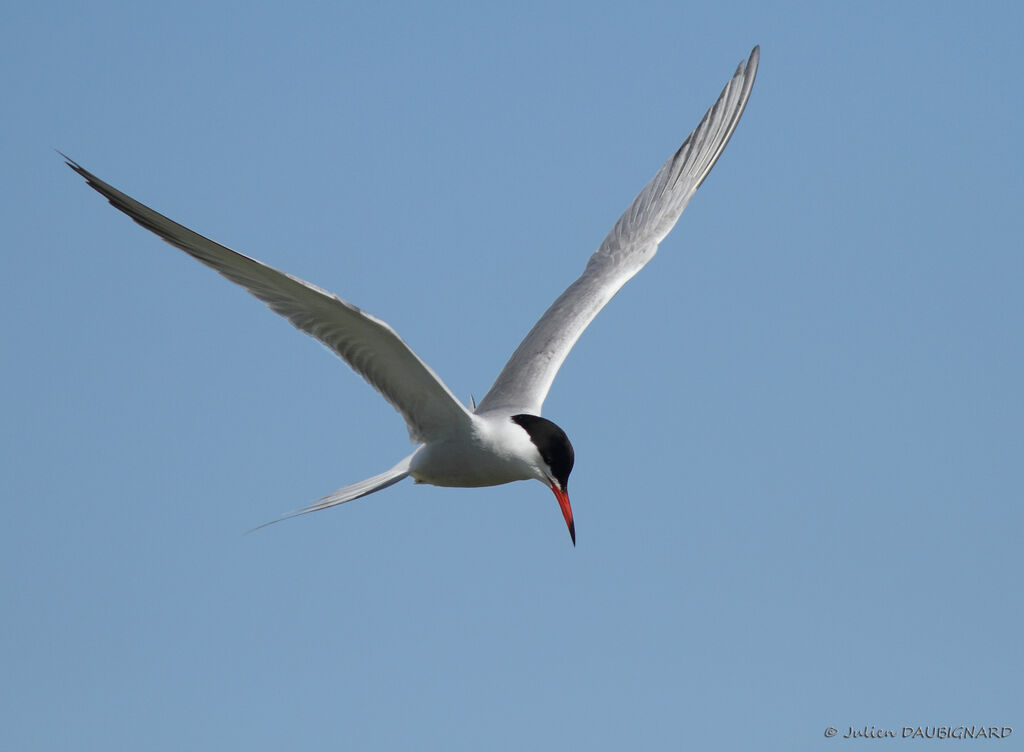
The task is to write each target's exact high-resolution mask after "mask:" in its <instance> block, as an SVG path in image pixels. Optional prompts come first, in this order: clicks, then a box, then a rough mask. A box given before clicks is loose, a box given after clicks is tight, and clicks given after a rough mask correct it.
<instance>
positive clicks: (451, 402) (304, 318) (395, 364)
mask: <svg viewBox="0 0 1024 752" xmlns="http://www.w3.org/2000/svg"><path fill="white" fill-rule="evenodd" d="M61 156H62V157H64V159H65V160H66V161H67V164H68V167H70V168H71V169H72V170H74V171H75V172H77V173H78V174H79V175H81V176H82V177H83V178H85V180H86V181H87V182H88V183H89V185H90V186H92V187H93V188H95V189H96V190H97V191H99V192H100V193H101V194H103V195H104V196H106V198H107V200H108V201H109V202H110V203H111V204H112V205H113V206H114V207H115V208H117V209H120V210H121V211H123V212H124V213H125V214H127V215H128V216H129V217H131V218H132V219H134V220H135V221H136V222H138V223H139V224H140V225H142V226H143V227H145V228H146V229H147V230H150V231H151V232H154V233H156V234H157V235H159V236H160V237H161V238H163V239H164V240H166V241H167V242H168V243H170V244H171V245H173V246H176V247H177V248H180V249H181V250H183V251H185V253H187V254H189V255H190V256H192V257H193V258H195V259H197V260H199V261H202V262H203V263H204V264H206V265H207V266H209V267H210V268H212V269H214V270H215V271H217V272H218V273H220V274H221V275H222V276H224V277H226V278H227V279H229V280H231V281H232V282H234V283H235V284H237V285H241V286H242V287H244V288H245V289H246V290H248V291H249V292H250V293H252V294H253V295H255V296H256V297H257V298H259V299H260V300H262V301H263V302H264V303H266V304H267V306H269V307H270V309H271V310H272V311H274V312H276V313H279V314H281V315H282V316H284V317H285V318H286V319H288V320H289V321H290V322H291V323H292V325H294V326H295V327H296V328H297V329H299V330H301V331H303V332H305V333H306V334H308V335H310V336H311V337H314V338H316V339H318V340H320V342H322V343H323V344H324V345H326V346H327V347H329V348H330V349H331V350H333V351H334V352H335V353H337V354H338V355H339V356H341V358H342V360H344V361H345V362H346V363H348V364H349V365H350V366H351V367H352V369H353V370H354V371H355V372H356V373H358V374H359V375H360V376H362V377H363V378H364V379H366V381H368V382H369V384H370V386H372V387H373V388H374V389H376V390H377V391H378V392H380V393H381V394H382V395H383V396H384V399H386V400H387V401H388V402H390V403H391V405H392V407H394V408H395V409H396V410H398V412H399V413H401V414H402V417H403V418H405V422H406V424H407V425H408V427H409V436H410V437H411V438H412V439H413V441H417V442H427V441H431V440H434V439H437V438H443V437H444V436H446V435H448V434H449V433H451V432H452V431H453V430H457V429H459V428H465V427H468V426H469V425H470V423H471V421H472V417H471V416H470V414H469V412H468V411H467V410H466V408H465V407H463V406H462V404H461V403H460V402H459V401H458V400H457V399H456V398H455V396H454V395H453V394H452V393H451V392H450V391H449V390H448V387H446V386H445V385H444V383H443V382H442V381H441V379H439V378H438V376H437V374H435V373H434V372H433V370H431V368H430V366H428V365H427V364H426V363H424V362H423V361H422V360H420V358H419V356H417V355H416V353H414V352H413V351H412V350H411V349H410V348H409V346H408V345H407V344H405V342H403V341H402V338H401V337H399V336H398V334H396V333H395V330H394V329H392V328H391V327H390V326H388V325H387V324H386V323H385V322H383V321H381V320H380V319H378V318H376V317H374V316H371V315H370V314H368V313H366V312H365V311H362V310H360V309H359V308H357V307H356V306H354V305H352V304H351V303H348V302H346V301H344V300H342V299H341V298H339V297H337V296H336V295H332V294H331V293H329V292H327V291H326V290H321V289H320V288H319V287H317V286H315V285H311V284H310V283H309V282H304V281H303V280H301V279H299V278H298V277H293V276H291V275H290V274H285V273H284V272H280V271H278V270H277V269H274V268H272V267H269V266H267V265H266V264H263V263H261V262H259V261H256V260H255V259H251V258H249V257H248V256H243V255H242V254H241V253H238V252H237V251H233V250H231V249H230V248H227V247H225V246H222V245H220V244H219V243H215V242H214V241H212V240H210V239H209V238H204V237H203V236H202V235H199V234H198V233H195V232H193V231H192V230H190V229H188V228H187V227H184V226H182V225H179V224H178V223H177V222H173V221H172V220H170V219H168V218H167V217H165V216H163V215H162V214H158V213H157V212H155V211H153V210H152V209H150V208H149V207H148V206H144V205H142V204H140V203H139V202H138V201H136V200H135V199H133V198H131V197H130V196H126V195H125V194H123V193H121V192H120V191H119V190H117V189H116V188H113V187H112V186H110V185H108V184H106V183H104V182H103V181H102V180H100V179H99V178H97V177H96V176H95V175H93V174H92V173H91V172H89V171H88V170H86V169H84V168H83V167H81V166H80V165H78V164H77V163H76V162H74V161H73V160H71V159H69V158H68V157H66V156H64V155H63V154H61Z"/></svg>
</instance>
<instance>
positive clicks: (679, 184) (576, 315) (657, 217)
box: [61, 47, 760, 546]
mask: <svg viewBox="0 0 1024 752" xmlns="http://www.w3.org/2000/svg"><path fill="white" fill-rule="evenodd" d="M759 56H760V48H759V47H754V49H753V50H752V51H751V53H750V57H749V58H748V59H747V60H746V61H744V62H741V63H740V64H739V66H738V67H737V68H736V72H735V73H734V74H733V76H732V78H731V79H730V80H729V82H728V83H727V84H726V85H725V88H724V89H723V90H722V93H721V94H720V95H719V97H718V100H717V101H716V102H715V104H714V105H713V106H712V107H711V109H709V110H708V111H707V113H705V115H704V117H703V118H702V119H701V121H700V123H699V124H698V125H697V127H696V128H695V129H694V131H693V132H692V133H691V134H690V135H689V136H688V137H687V138H686V140H685V141H684V142H683V144H682V146H680V147H679V149H678V150H677V151H676V152H675V153H674V154H673V155H672V156H671V157H669V159H668V161H667V162H665V164H664V165H663V166H662V167H661V169H660V170H658V173H657V174H656V175H655V176H654V178H653V179H652V180H651V182H650V183H648V184H647V186H646V187H645V188H644V189H643V190H642V191H640V193H639V194H638V195H637V196H636V198H635V199H634V200H633V203H631V204H630V205H629V208H628V209H626V211H625V212H624V213H623V214H622V216H621V217H619V219H618V221H617V222H616V223H615V226H614V227H612V229H611V232H609V233H608V236H607V237H606V238H605V239H604V241H603V242H602V243H601V245H600V247H599V248H598V249H597V251H595V252H594V254H593V255H592V256H591V257H590V259H589V260H588V261H587V265H586V267H585V269H584V270H583V274H582V275H580V277H579V279H577V280H576V281H575V282H573V283H572V284H571V285H569V287H568V288H567V289H566V290H565V292H563V293H562V294H561V295H560V296H559V297H558V299H557V300H555V302H554V303H552V304H551V307H550V308H548V309H547V311H546V312H545V313H544V315H543V316H541V318H540V320H539V321H537V323H536V324H535V325H534V326H533V328H532V329H531V330H530V332H529V333H528V334H527V335H526V338H525V339H524V340H523V341H522V342H521V343H520V344H519V347H518V348H517V349H516V351H515V352H514V353H512V357H511V358H510V359H509V361H508V362H507V363H506V364H505V367H504V368H503V369H502V371H501V373H500V374H498V378H497V380H496V381H495V382H494V385H493V386H492V387H491V389H490V391H488V392H487V394H486V395H485V396H484V398H483V399H482V400H480V403H479V404H471V405H470V406H469V407H467V406H465V405H463V404H462V403H461V402H460V401H459V400H458V399H456V397H455V396H454V395H453V394H452V392H451V391H450V390H449V389H448V387H447V386H445V384H444V382H443V381H441V379H440V378H439V377H438V376H437V374H436V373H434V371H433V370H432V369H431V368H430V366H428V365H427V364H426V363H424V362H423V361H422V360H421V359H420V358H419V356H417V355H416V353H415V352H413V351H412V348H410V347H409V346H408V345H407V344H406V343H405V342H404V341H403V340H402V338H401V337H399V336H398V334H397V333H396V332H395V330H394V329H392V328H391V327H390V326H388V324H387V323H385V322H384V321H382V320H380V319H378V318H377V317H376V316H373V315H371V314H369V313H367V312H366V311H363V310H361V309H359V308H357V307H356V306H354V305H352V304H351V303H349V302H347V301H345V300H342V299H341V298H339V297H337V296H336V295H333V294H331V293H329V292H327V291H326V290H323V289H321V288H319V287H317V286H316V285H312V284H310V283H309V282H305V281H303V280H301V279H299V278H298V277H293V276H292V275H290V274H286V273H284V272H281V271H278V270H277V269H274V268H272V267H270V266H267V265H266V264H263V263H261V262H259V261H257V260H255V259H252V258H249V257H248V256H243V255H242V254H241V253H238V252H237V251H233V250H231V249H230V248H227V247H226V246H223V245H220V244H219V243H216V242H214V241H212V240H210V239H209V238H205V237H203V236H202V235H199V234H198V233H196V232H193V231H192V230H190V229H188V228H187V227H185V226H183V225H180V224H178V223H177V222H174V221H172V220H170V219H168V218H167V217H165V216H163V215H162V214H159V213H157V212H155V211H154V210H153V209H150V208H149V207H148V206H145V205H143V204H141V203H139V202H138V201H136V200H135V199H133V198H131V197H130V196H127V195H126V194H124V193H122V192H121V191H119V190H117V189H116V188H114V187H112V186H111V185H109V184H107V183H105V182H103V181H102V180H100V179H99V178H98V177H96V176H95V175H93V174H92V173H91V172H89V171H88V170H86V169H85V168H84V167H82V166H81V165H79V164H78V163H77V162H75V161H74V160H72V159H71V158H70V157H67V156H66V155H64V154H61V156H62V157H64V159H65V162H66V164H67V165H68V166H69V167H70V168H71V169H72V170H74V171H75V172H77V173H78V174H79V175H81V176H82V177H83V178H85V180H86V182H87V183H88V184H89V185H90V186H91V187H92V188H94V189H96V190H97V191H98V192H99V193H101V194H102V195H103V196H105V197H106V199H107V200H108V201H109V202H110V203H111V204H112V205H113V206H114V207H115V208H117V209H119V210H120V211H122V212H124V213H125V214H127V215H128V216H129V217H131V218H132V219H133V220H135V221H136V222H137V223H138V224H140V225H142V226H143V227H145V228H146V229H147V230H150V231H151V232H153V233H155V234H157V235H158V236H160V237H161V238H163V239H164V240H165V241H167V242H168V243H170V244H171V245H173V246H175V247H177V248H180V249H181V250H183V251H185V253H187V254H189V255H190V256H192V257H193V258H195V259H197V260H198V261H201V262H202V263H204V264H206V265H207V266H209V267H211V268H212V269H214V270H215V271H216V272H218V273H220V274H221V275H222V276H224V277H226V278H227V279H228V280H230V281H231V282H234V283H235V284H237V285H241V286H242V287H244V288H245V289H246V290H248V291H249V292H250V293H251V294H252V295H254V296H256V297H257V298H259V299H260V300H262V301H263V302H264V303H266V305H267V306H268V307H269V308H270V309H271V310H273V311H274V312H276V313H278V314H280V315H282V316H284V317H285V318H286V319H288V320H289V321H290V322H291V323H292V325H293V326H295V327H296V328H297V329H299V330H300V331H303V332H305V333H306V334H308V335H310V336H312V337H314V338H315V339H317V340H319V341H320V342H321V343H323V344H324V345H326V346H327V347H328V348H329V349H331V350H333V351H334V352H335V353H337V354H338V355H339V356H340V357H341V359H342V360H344V361H345V362H346V363H348V365H349V366H351V367H352V369H353V370H354V371H355V372H356V373H358V374H359V375H360V376H362V377H363V378H364V379H365V380H366V381H367V382H369V384H370V386H372V387H373V388H374V389H376V390H377V391H378V392H380V394H381V395H382V396H383V397H384V399H386V400H387V401H388V402H389V403H391V406H392V407H394V408H395V409H396V410H397V411H398V412H399V413H400V414H401V416H402V417H403V418H404V419H405V422H406V424H407V426H408V429H409V436H410V438H411V439H412V441H413V443H415V444H417V445H418V446H417V448H416V450H415V451H413V453H412V454H410V455H409V456H408V457H406V458H405V459H403V460H402V461H401V462H399V463H398V464H397V465H395V466H394V467H392V468H391V469H390V470H387V471H386V472H383V473H380V474H379V475H374V476H373V477H372V478H367V479H366V480H362V481H359V482H358V483H353V484H352V485H348V486H345V487H344V488H341V489H339V490H337V491H335V492H334V493H332V494H330V495H328V496H325V497H323V498H321V499H320V500H319V501H317V502H316V503H315V504H312V505H310V506H307V507H304V508H302V509H297V510H295V511H294V512H290V513H288V514H286V515H284V516H282V517H281V518H280V519H278V520H273V522H279V521H281V520H283V519H288V518H290V517H294V516H297V515H300V514H307V513H309V512H315V511H318V510H321V509H327V508H328V507H333V506H336V505H338V504H344V503H345V502H346V501H352V500H354V499H358V498H361V497H363V496H367V495H368V494H372V493H375V492H377V491H380V490H382V489H384V488H387V487H388V486H391V485H394V484H395V483H398V482H399V481H400V480H403V479H404V478H407V477H409V476H412V478H413V480H414V481H416V482H417V483H429V484H432V485H435V486H453V487H463V488H476V487H481V486H496V485H500V484H503V483H511V482H512V481H518V480H531V479H532V480H538V481H540V482H541V483H543V484H545V485H546V486H548V487H549V488H550V489H551V490H552V491H553V492H554V494H555V498H557V499H558V504H559V506H560V508H561V511H562V516H563V517H564V518H565V524H566V525H567V526H568V528H569V535H570V536H571V537H572V542H573V545H574V546H575V545H576V526H575V523H574V521H573V514H572V506H571V505H570V504H569V494H568V486H569V473H570V472H572V467H573V461H574V454H573V448H572V444H571V443H570V442H569V437H568V436H566V435H565V431H563V430H562V429H561V428H559V427H558V426H557V425H555V424H554V423H552V422H551V421H550V420H548V419H546V418H543V417H541V406H542V405H543V403H544V399H545V397H546V396H547V393H548V390H549V389H550V388H551V383H552V381H554V378H555V374H556V373H557V372H558V369H559V368H560V367H561V365H562V362H563V361H564V360H565V358H566V356H567V355H568V354H569V351H570V350H571V349H572V346H573V345H574V344H575V343H576V340H577V339H578V338H579V336H580V334H582V333H583V330H584V329H586V327H587V326H588V325H589V324H590V322H591V321H592V320H593V319H594V317H595V316H596V315H597V313H598V312H599V311H600V310H601V309H602V308H603V307H604V306H605V304H606V303H607V302H608V301H609V300H611V298H612V296H614V295H615V293H617V292H618V291H619V289H621V288H622V286H623V285H624V284H625V283H626V282H627V281H628V280H629V279H630V278H632V277H633V275H634V274H636V273H637V272H638V271H640V269H641V268H643V266H644V265H645V264H647V262H648V261H650V260H651V258H653V256H654V254H655V252H656V251H657V249H658V245H659V244H660V243H661V241H662V240H664V239H665V236H666V235H668V233H669V232H670V231H671V230H672V228H673V227H674V226H675V224H676V221H677V220H678V219H679V216H680V214H682V212H683V209H685V208H686V205H687V203H689V201H690V198H691V197H692V196H693V194H694V193H695V192H696V190H697V188H699V187H700V185H701V183H702V182H704V179H705V178H706V177H707V176H708V173H709V172H710V171H711V168H712V167H714V165H715V162H716V161H718V158H719V157H720V156H721V154H722V150H723V149H725V145H726V144H727V143H728V142H729V138H730V137H731V136H732V133H733V131H734V130H735V129H736V125H737V123H739V120H740V116H741V115H742V114H743V110H744V108H745V107H746V104H747V100H748V99H749V97H750V91H751V88H752V87H753V85H754V77H755V76H756V74H757V64H758V59H759ZM266 524H271V523H266ZM261 527H262V526H261Z"/></svg>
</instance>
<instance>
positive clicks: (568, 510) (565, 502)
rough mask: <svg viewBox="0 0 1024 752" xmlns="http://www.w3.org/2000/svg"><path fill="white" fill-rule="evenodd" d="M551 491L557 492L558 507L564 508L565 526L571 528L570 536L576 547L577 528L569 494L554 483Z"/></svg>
mask: <svg viewBox="0 0 1024 752" xmlns="http://www.w3.org/2000/svg"><path fill="white" fill-rule="evenodd" d="M551 490H552V491H554V492H555V498H556V499H558V506H560V507H561V508H562V516H563V517H565V524H566V525H567V526H568V528H569V535H570V536H572V545H573V546H575V545H576V526H575V525H574V524H573V521H572V507H571V506H570V505H569V494H568V493H566V492H565V491H563V490H562V489H561V488H559V487H558V486H557V485H555V484H554V483H552V484H551Z"/></svg>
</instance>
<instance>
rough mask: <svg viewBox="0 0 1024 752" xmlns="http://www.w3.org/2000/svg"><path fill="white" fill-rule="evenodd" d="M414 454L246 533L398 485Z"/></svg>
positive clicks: (405, 473)
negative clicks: (387, 468) (371, 475)
mask: <svg viewBox="0 0 1024 752" xmlns="http://www.w3.org/2000/svg"><path fill="white" fill-rule="evenodd" d="M415 454H416V453H415V452H413V453H412V454H410V455H409V456H408V457H406V458H405V459H404V460H402V461H401V462H399V463H398V464H397V465H395V466H394V467H393V468H391V469H390V470H388V471H387V472H383V473H381V474H380V475H374V476H373V477H372V478H367V479H366V480H361V481H359V482H358V483H353V484H352V485H351V486H345V487H344V488H339V489H338V490H337V491H335V492H334V493H332V494H329V495H327V496H324V497H323V498H322V499H320V500H319V501H318V502H316V503H315V504H310V505H309V506H308V507H303V508H302V509H296V510H295V511H293V512H288V513H287V514H284V515H282V516H281V517H279V518H277V519H276V520H271V521H270V522H264V523H263V524H262V525H257V526H256V527H254V528H253V529H252V530H249V531H248V532H249V533H252V532H255V531H256V530H259V529H260V528H264V527H266V526H267V525H273V524H274V523H276V522H284V521H285V520H290V519H291V518H292V517H298V516H299V515H301V514H309V513H310V512H319V511H320V510H321V509H327V508H328V507H334V506H337V505H338V504H344V503H345V502H346V501H354V500H355V499H361V498H362V497H364V496H369V495H370V494H372V493H374V492H376V491H380V490H381V489H382V488H387V487H388V486H393V485H394V484H395V483H398V481H400V480H403V479H404V478H406V477H408V475H409V465H410V463H411V462H412V458H413V455H415Z"/></svg>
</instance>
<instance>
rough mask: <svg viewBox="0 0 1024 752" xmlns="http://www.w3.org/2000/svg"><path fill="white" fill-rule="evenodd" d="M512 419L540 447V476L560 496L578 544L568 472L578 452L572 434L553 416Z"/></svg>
mask: <svg viewBox="0 0 1024 752" xmlns="http://www.w3.org/2000/svg"><path fill="white" fill-rule="evenodd" d="M512 420H513V422H515V423H516V424H517V425H519V426H520V427H521V428H522V429H523V430H524V431H526V433H527V435H529V437H530V441H532V442H533V445H534V446H535V447H537V453H538V454H539V455H540V458H541V461H542V467H539V468H538V471H539V476H541V477H538V480H541V481H542V482H544V483H547V485H548V486H549V487H550V488H551V490H552V491H553V492H554V494H555V498H556V499H558V506H559V507H561V509H562V516H563V517H565V524H566V525H567V526H568V528H569V535H570V536H572V544H573V545H574V546H575V545H576V526H575V524H573V520H572V507H571V506H570V505H569V491H568V488H569V473H571V472H572V465H573V462H574V461H575V455H574V453H573V451H572V444H571V443H569V437H568V436H566V435H565V431H563V430H562V429H561V428H559V427H558V426H556V425H555V424H554V423H552V422H551V421H550V420H547V419H546V418H541V417H539V416H537V415H525V414H523V415H513V416H512Z"/></svg>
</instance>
